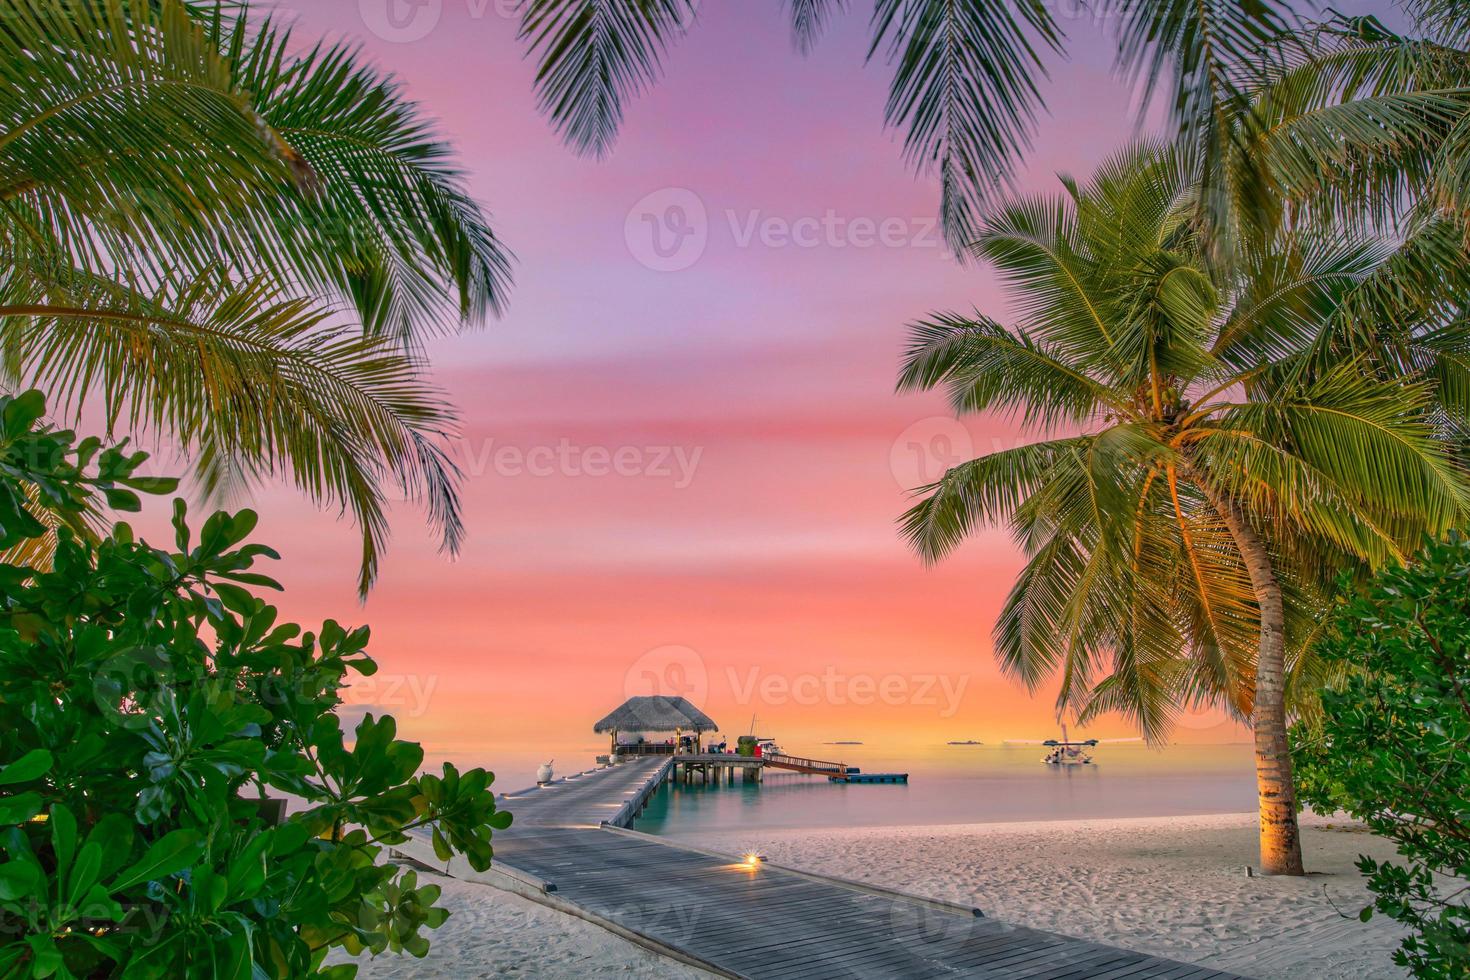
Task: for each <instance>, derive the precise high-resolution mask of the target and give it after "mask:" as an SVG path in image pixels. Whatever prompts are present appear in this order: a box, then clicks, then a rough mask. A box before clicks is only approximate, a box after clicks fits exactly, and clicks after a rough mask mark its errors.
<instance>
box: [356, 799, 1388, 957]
mask: <svg viewBox="0 0 1470 980" xmlns="http://www.w3.org/2000/svg"><path fill="white" fill-rule="evenodd" d="M678 839H679V840H681V841H685V842H687V843H690V844H694V845H697V846H701V847H709V848H714V849H718V850H721V851H729V852H731V853H737V854H738V853H741V852H744V851H747V850H753V851H757V852H759V853H761V854H763V855H765V856H766V858H767V860H769V861H772V862H775V863H777V864H784V865H788V866H791V867H797V868H805V869H809V870H812V871H820V872H822V873H824V874H831V875H838V876H841V877H845V878H851V879H854V880H857V881H865V882H870V883H873V884H881V885H885V886H888V887H891V888H898V889H901V890H903V891H907V892H911V893H913V894H916V895H922V896H928V897H933V898H943V899H949V900H951V901H957V902H962V903H966V904H973V905H975V906H978V907H979V908H981V909H982V910H984V912H985V914H986V915H989V916H993V917H996V918H999V919H1003V920H1006V921H1009V922H1013V923H1017V924H1025V925H1031V926H1035V927H1037V928H1041V929H1050V930H1054V931H1056V932H1062V933H1067V934H1069V935H1074V936H1081V937H1084V938H1088V939H1095V940H1098V941H1101V942H1107V943H1111V944H1113V945H1118V946H1126V947H1129V948H1132V949H1137V950H1141V951H1144V952H1148V953H1155V954H1159V955H1162V956H1168V957H1171V958H1174V959H1179V960H1184V961H1188V962H1200V963H1207V964H1209V965H1211V966H1214V967H1216V968H1219V969H1222V970H1230V971H1234V972H1239V973H1242V974H1245V975H1248V976H1253V977H1258V978H1261V980H1273V978H1284V980H1294V978H1300V980H1308V978H1310V980H1348V978H1353V980H1373V978H1388V977H1403V976H1404V973H1403V971H1401V970H1400V969H1399V968H1398V967H1395V966H1394V965H1393V963H1392V961H1391V960H1390V958H1389V955H1390V953H1391V952H1392V950H1393V948H1394V947H1395V946H1396V945H1397V944H1398V941H1399V937H1400V931H1399V928H1398V926H1397V925H1396V924H1395V923H1393V922H1391V921H1389V920H1386V919H1383V918H1382V917H1375V918H1374V919H1373V920H1372V921H1371V922H1369V923H1366V924H1365V923H1361V922H1359V921H1357V912H1358V910H1359V909H1360V908H1361V907H1362V906H1363V905H1364V904H1366V902H1367V898H1366V896H1367V892H1366V891H1365V889H1364V888H1363V885H1362V878H1361V876H1360V875H1359V873H1358V871H1357V869H1356V868H1355V867H1354V866H1353V861H1354V860H1355V858H1356V857H1357V855H1358V854H1360V853H1368V854H1372V855H1374V856H1375V857H1379V858H1385V857H1390V856H1392V854H1393V848H1392V847H1391V845H1389V844H1388V843H1387V842H1386V841H1383V840H1379V839H1377V838H1374V837H1372V836H1370V835H1368V834H1366V833H1362V832H1360V831H1358V830H1355V829H1353V828H1351V826H1350V825H1348V824H1346V823H1345V822H1342V821H1327V820H1322V819H1320V818H1314V817H1309V818H1308V819H1307V820H1306V821H1305V822H1304V827H1303V841H1304V846H1305V853H1306V861H1307V866H1308V869H1309V870H1310V871H1311V872H1312V873H1311V874H1310V875H1309V876H1308V877H1306V878H1297V879H1290V878H1259V877H1257V878H1250V877H1247V876H1246V874H1245V867H1246V865H1248V864H1250V865H1254V864H1255V861H1256V829H1255V818H1254V815H1251V814H1231V815H1224V816H1208V817H1162V818H1143V819H1128V820H1122V819H1110V820H1096V821H1067V822H1055V823H1024V824H971V825H959V826H934V827H905V828H893V827H882V828H840V829H831V830H789V831H763V832H760V833H751V834H733V835H732V834H728V833H726V834H719V835H713V834H686V835H680V837H679V838H678ZM443 884H444V897H443V899H442V902H443V904H444V905H445V906H446V907H447V908H449V909H451V910H452V911H453V913H454V914H453V915H451V916H450V919H449V921H448V922H447V923H446V924H445V925H444V926H443V927H442V928H441V929H439V930H437V931H435V932H434V933H432V934H431V942H432V948H431V951H430V953H429V956H428V957H427V958H426V959H424V960H414V959H411V958H407V957H405V958H403V959H401V960H399V959H397V958H395V957H381V958H379V959H378V960H376V961H364V962H363V969H362V971H361V973H360V976H362V977H364V978H376V977H426V978H440V977H442V978H450V977H453V978H461V977H492V976H526V977H554V978H561V977H576V978H589V977H593V978H595V977H613V976H619V977H656V978H664V977H696V976H703V974H700V973H699V972H698V971H695V970H691V969H689V968H688V967H685V966H683V965H681V964H678V963H674V962H672V961H669V960H666V959H662V958H660V957H657V956H655V955H654V954H652V953H650V952H648V951H646V950H643V949H642V948H640V947H638V946H636V945H634V944H632V943H629V942H626V941H624V940H622V939H620V938H618V937H616V936H613V935H612V934H611V933H608V932H605V931H603V930H602V929H600V928H598V927H597V926H595V925H592V924H591V923H588V922H584V921H581V920H579V919H575V918H572V917H570V916H566V915H562V914H561V913H558V912H555V911H553V910H551V909H548V908H545V907H543V906H540V905H537V904H535V903H533V902H531V901H529V900H527V899H524V898H520V897H518V896H515V895H512V894H509V893H507V892H502V891H498V890H496V889H494V888H490V887H487V886H483V885H475V884H468V883H463V882H453V881H445V882H443ZM1344 915H1346V916H1348V917H1349V918H1344V917H1343V916H1344Z"/></svg>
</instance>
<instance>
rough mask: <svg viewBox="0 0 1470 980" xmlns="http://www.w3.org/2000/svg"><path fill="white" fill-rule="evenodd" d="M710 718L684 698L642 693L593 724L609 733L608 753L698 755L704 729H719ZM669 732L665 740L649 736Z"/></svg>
mask: <svg viewBox="0 0 1470 980" xmlns="http://www.w3.org/2000/svg"><path fill="white" fill-rule="evenodd" d="M719 727H720V726H719V725H717V724H715V721H714V719H713V718H711V717H710V716H709V715H707V714H705V713H704V712H703V711H700V710H699V709H698V708H696V707H695V706H694V705H693V704H691V703H690V702H689V701H688V700H687V699H686V698H680V697H665V696H662V695H645V696H641V697H633V698H629V699H628V700H626V701H624V702H623V703H622V704H621V705H620V706H619V707H618V708H617V709H616V710H614V711H613V712H612V713H611V714H610V715H608V716H607V717H606V718H604V719H602V720H601V721H599V722H598V723H597V724H595V725H593V726H592V731H593V732H595V733H597V734H599V735H611V736H612V746H611V754H612V756H613V757H614V758H616V757H617V756H620V755H665V754H668V755H672V754H678V753H681V752H684V753H694V754H698V753H699V752H700V744H699V743H700V738H701V737H702V736H703V735H704V733H705V732H713V731H718V730H719ZM662 735H669V736H670V737H669V738H668V739H666V740H660V739H658V738H651V737H650V736H662Z"/></svg>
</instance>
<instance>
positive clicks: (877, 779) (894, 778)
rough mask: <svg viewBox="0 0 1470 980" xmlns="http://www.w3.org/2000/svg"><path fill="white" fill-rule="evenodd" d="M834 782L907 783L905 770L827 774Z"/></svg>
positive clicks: (907, 776)
mask: <svg viewBox="0 0 1470 980" xmlns="http://www.w3.org/2000/svg"><path fill="white" fill-rule="evenodd" d="M827 779H828V780H829V781H831V782H834V783H907V782H908V781H909V774H908V773H906V772H849V773H847V775H845V776H828V777H827Z"/></svg>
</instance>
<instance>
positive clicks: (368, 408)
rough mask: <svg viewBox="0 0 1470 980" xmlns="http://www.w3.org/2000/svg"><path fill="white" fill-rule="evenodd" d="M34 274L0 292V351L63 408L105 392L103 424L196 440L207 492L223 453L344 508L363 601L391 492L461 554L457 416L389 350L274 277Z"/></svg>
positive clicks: (74, 408) (23, 274)
mask: <svg viewBox="0 0 1470 980" xmlns="http://www.w3.org/2000/svg"><path fill="white" fill-rule="evenodd" d="M37 271H38V270H21V271H20V273H19V274H13V275H11V276H10V277H9V278H8V280H7V281H6V282H5V283H4V288H3V289H0V331H3V333H0V343H3V347H4V350H5V352H6V357H7V360H14V361H15V362H16V363H19V364H21V365H24V372H25V376H26V378H27V379H28V380H30V381H34V382H36V383H39V384H42V385H44V386H46V387H48V388H49V389H50V390H51V391H52V392H53V394H54V395H55V396H56V397H57V400H58V403H59V404H61V405H63V406H65V410H66V411H70V412H80V411H81V410H82V408H83V406H84V405H85V404H88V403H90V401H91V400H92V399H93V398H96V397H100V398H101V399H102V401H103V405H104V408H105V411H106V416H107V419H108V422H109V424H110V425H118V424H122V425H125V426H126V427H127V429H128V430H129V431H130V432H133V433H146V432H155V433H158V434H160V435H163V436H166V437H169V438H171V439H174V440H177V441H178V442H179V443H180V444H182V445H185V446H192V447H195V449H196V452H197V465H198V469H199V472H201V473H202V474H204V475H205V487H204V489H205V491H206V492H208V491H210V490H212V489H215V488H214V487H212V486H210V485H209V484H210V474H216V475H217V474H218V473H219V472H220V471H221V462H222V461H223V460H229V461H231V462H232V463H235V464H237V465H239V466H242V467H243V468H244V469H245V471H246V472H247V473H248V474H249V475H251V476H256V477H265V476H284V477H286V478H288V479H290V480H292V481H293V482H294V483H295V484H296V485H297V486H298V487H300V488H301V489H302V490H304V491H305V492H306V493H307V494H308V495H309V496H310V497H312V498H313V499H314V500H317V501H319V502H321V503H323V504H329V505H334V506H340V507H343V508H345V509H347V510H350V511H351V512H352V514H353V517H354V519H355V520H356V521H357V523H358V524H359V526H360V527H361V528H362V531H363V554H362V571H361V574H360V581H359V587H360V589H361V590H362V591H363V593H364V594H366V590H367V589H368V587H369V586H370V585H371V583H372V581H373V579H374V577H375V575H376V572H377V559H378V554H379V552H380V551H381V548H382V546H383V544H384V543H385V541H386V539H387V535H388V524H387V517H386V510H385V504H386V502H387V500H388V499H389V497H390V495H396V494H402V495H403V496H404V497H405V498H407V499H413V500H418V501H420V502H422V503H424V505H425V506H426V507H427V510H428V514H429V519H430V522H431V524H432V526H434V527H435V529H436V530H437V531H438V532H439V534H440V535H441V539H442V542H443V546H444V548H445V549H446V550H448V551H450V552H453V551H455V550H456V549H457V548H458V546H459V542H460V540H461V537H462V534H463V526H462V523H461V519H460V512H459V504H458V500H457V497H456V495H455V483H456V480H457V472H456V470H455V468H454V465H453V463H452V462H451V461H450V460H449V458H448V456H447V454H446V453H445V451H444V449H443V448H442V440H443V437H444V436H445V435H446V434H448V433H449V432H450V431H451V429H452V426H453V424H454V416H453V413H452V411H451V410H450V409H449V407H448V406H447V404H446V403H445V402H444V401H443V400H442V398H441V397H440V396H439V394H438V393H437V392H436V391H435V390H434V389H433V388H432V387H431V386H430V385H429V384H428V383H427V382H425V381H424V380H423V378H422V376H421V374H420V371H419V369H418V366H417V365H416V364H415V363H414V362H413V361H412V360H411V359H410V358H409V357H407V356H406V355H404V354H403V353H402V352H401V351H400V350H399V349H398V348H397V347H396V345H394V344H392V343H391V342H388V341H385V340H377V339H373V338H369V337H363V336H362V335H361V334H360V333H358V332H356V331H354V330H351V329H348V328H342V327H332V326H330V325H329V323H328V318H329V317H330V316H331V314H332V311H331V310H330V308H323V307H321V306H320V305H318V304H316V303H314V302H312V301H310V300H305V299H300V298H293V297H290V296H288V295H284V294H282V293H281V292H280V291H279V290H278V288H277V287H275V286H273V285H272V284H271V282H270V281H269V280H268V279H256V280H250V281H244V282H236V281H233V280H232V279H230V278H229V277H228V276H225V275H222V274H220V273H218V272H215V273H212V274H206V275H203V276H200V277H198V278H194V279H187V280H184V279H172V280H170V279H166V280H164V281H162V282H161V283H159V284H157V285H156V286H155V287H154V288H153V289H151V290H150V291H148V292H144V291H142V290H141V289H137V288H129V287H126V286H122V285H120V284H118V283H115V282H112V281H110V280H107V279H105V278H103V277H99V276H95V275H91V274H89V273H85V272H82V271H78V270H60V269H53V270H44V271H45V272H46V275H44V276H41V275H36V274H35V273H36V272H37Z"/></svg>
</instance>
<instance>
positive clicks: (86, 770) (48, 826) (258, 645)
mask: <svg viewBox="0 0 1470 980" xmlns="http://www.w3.org/2000/svg"><path fill="white" fill-rule="evenodd" d="M44 407H45V406H44V400H43V398H42V397H41V396H40V395H39V394H37V393H35V392H28V393H26V394H24V395H21V396H19V397H16V398H0V548H3V549H16V548H17V547H20V548H24V547H25V546H27V545H32V546H33V545H35V544H36V543H37V542H39V541H41V540H42V538H43V535H45V533H46V531H47V527H48V525H56V526H57V527H58V531H57V535H56V544H55V551H54V558H53V562H52V565H51V567H50V569H49V570H46V571H36V570H35V569H33V568H28V567H22V566H19V565H15V564H5V563H0V594H3V597H4V601H3V607H0V732H3V735H0V794H3V795H0V977H5V978H10V977H27V976H32V977H59V978H67V977H112V976H125V977H129V978H132V977H140V978H146V977H194V976H211V977H221V978H242V980H243V978H252V977H255V978H260V977H293V978H294V977H332V978H345V977H351V976H353V975H354V974H355V973H356V970H357V968H356V967H355V966H352V965H338V966H333V967H325V966H323V960H324V958H325V957H326V955H327V953H328V952H329V951H330V950H331V949H332V948H334V947H342V948H345V949H346V950H347V951H348V952H350V953H353V954H358V953H361V952H362V951H364V950H369V951H371V952H373V953H374V954H376V953H379V952H383V951H385V950H391V951H394V952H399V951H404V950H406V951H408V952H410V953H413V954H415V955H423V953H424V952H425V951H426V950H427V948H428V942H427V940H426V939H425V938H424V937H423V936H422V935H421V934H420V933H421V930H422V929H423V928H424V927H428V928H430V929H432V928H434V927H437V926H438V925H439V924H440V923H442V922H443V921H444V919H445V917H446V916H447V914H448V913H447V912H446V911H445V910H444V909H442V908H438V907H436V906H435V904H434V903H435V900H436V898H437V896H438V889H437V888H436V887H434V886H432V885H419V884H418V882H417V879H416V876H415V875H414V873H413V872H412V871H409V870H403V869H401V868H398V867H395V866H393V865H391V864H386V863H383V862H381V861H380V860H379V859H380V857H381V856H382V855H381V852H382V850H383V848H384V847H385V846H386V845H392V844H395V843H400V842H402V841H404V840H405V839H406V838H405V833H406V832H407V831H409V830H410V829H412V828H415V827H420V826H429V827H432V837H433V840H434V846H435V850H436V851H437V852H438V853H439V855H440V856H441V857H443V858H445V859H447V858H448V857H449V855H450V854H451V853H452V852H458V853H461V854H463V855H465V857H466V858H467V859H468V861H469V862H470V864H471V865H473V866H474V867H476V868H478V869H482V870H483V869H484V868H486V867H488V866H489V863H490V859H491V845H490V836H491V831H492V828H494V829H500V828H504V827H506V826H508V825H509V823H510V815H509V814H508V813H505V812H503V811H497V810H496V807H495V799H494V794H493V793H492V792H490V790H489V788H488V787H489V785H490V782H491V780H492V778H493V777H492V776H491V775H490V774H489V773H487V772H485V771H484V770H481V769H475V770H471V771H468V772H465V773H460V772H458V771H457V770H455V769H454V768H453V767H452V766H448V765H446V766H445V767H444V769H443V773H442V775H437V776H436V775H418V770H419V767H420V765H421V763H422V761H423V750H422V749H421V748H420V747H419V746H418V745H416V744H414V743H412V742H406V741H401V740H399V739H397V738H396V737H395V735H396V729H395V725H394V722H393V719H392V718H390V717H383V718H377V719H375V718H373V717H372V716H371V715H369V716H367V717H366V718H365V719H364V720H363V721H362V723H361V724H360V725H358V726H357V729H356V737H355V739H353V740H351V744H350V747H349V743H348V740H347V739H346V738H344V734H343V731H342V727H341V725H340V723H339V720H338V718H337V716H336V714H335V713H334V709H335V708H336V707H337V706H338V705H339V704H340V703H341V698H340V692H341V690H342V688H343V686H344V684H345V683H346V682H347V680H348V678H349V676H350V675H352V674H354V673H355V674H362V675H366V674H371V673H372V672H373V671H374V669H375V668H374V664H373V661H372V660H371V659H369V658H368V657H367V656H366V654H365V653H364V650H365V648H366V646H367V642H368V631H367V629H366V628H359V629H351V630H349V629H345V628H343V627H341V626H339V625H337V624H336V623H333V622H328V623H326V624H325V625H324V626H323V627H322V628H321V630H320V631H318V632H316V633H310V632H302V630H301V629H300V627H298V626H296V625H294V624H290V623H281V622H278V621H277V614H276V609H275V608H274V607H272V606H270V605H267V604H266V603H265V602H264V601H262V600H261V599H259V598H257V597H256V596H255V595H254V594H253V591H252V590H257V589H263V588H279V586H278V585H276V583H275V582H273V581H272V580H271V579H269V578H267V577H266V576H265V575H262V574H261V573H260V572H258V571H256V570H255V566H256V563H257V562H258V561H259V560H261V559H263V558H275V557H276V555H275V553H274V552H273V551H271V549H269V548H267V547H265V546H264V545H260V544H247V543H245V541H246V538H247V537H248V536H249V535H250V533H251V531H252V530H253V529H254V527H255V523H256V518H255V515H254V514H253V513H251V512H250V511H242V512H240V513H238V514H233V515H232V514H226V513H218V514H215V515H214V516H212V517H210V518H209V519H208V520H207V521H205V522H204V525H203V527H202V528H201V529H200V532H199V534H198V537H197V539H196V538H195V537H194V536H193V534H192V533H191V531H190V528H189V526H188V524H187V522H186V514H185V508H184V504H183V502H182V501H176V502H175V504H174V521H173V524H174V529H175V542H174V545H175V549H176V550H174V551H172V552H170V551H165V550H162V549H159V548H154V547H151V546H149V545H148V544H146V543H143V542H141V541H138V540H135V539H134V537H133V533H132V531H131V530H130V529H129V528H128V527H127V526H126V525H123V524H119V525H117V526H116V527H114V528H113V529H112V530H111V531H110V532H109V533H107V534H105V535H103V534H99V533H97V532H95V531H94V530H92V527H91V522H92V521H94V520H95V518H93V517H91V516H90V515H92V513H93V511H94V509H95V507H96V505H97V504H98V503H100V502H101V500H106V501H107V502H108V503H109V504H110V505H111V506H112V507H114V508H121V509H137V508H138V506H139V497H138V496H137V494H138V493H140V492H154V493H157V492H168V491H169V490H171V489H172V488H173V482H172V481H162V480H148V479H142V478H140V477H138V476H137V470H138V467H139V464H141V463H142V462H143V460H144V458H145V454H143V453H136V454H132V455H129V454H126V453H124V452H123V451H121V449H117V448H114V449H104V448H102V446H101V444H100V443H99V441H98V440H96V439H85V440H82V441H80V442H78V441H76V438H75V436H74V435H73V434H72V433H71V432H66V431H51V430H47V429H45V428H43V427H39V426H38V420H39V419H40V418H41V416H42V415H43V413H44ZM9 553H10V554H14V551H13V550H12V551H11V552H9ZM267 789H271V790H275V791H277V792H279V793H284V794H290V795H291V796H294V797H297V798H298V803H299V809H298V812H295V813H293V814H292V815H291V816H290V817H289V818H288V819H285V820H284V821H280V820H279V819H276V818H275V817H278V814H276V815H274V816H273V814H272V812H271V811H272V806H271V805H270V804H269V803H267V802H263V798H264V797H265V795H266V790H267Z"/></svg>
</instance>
